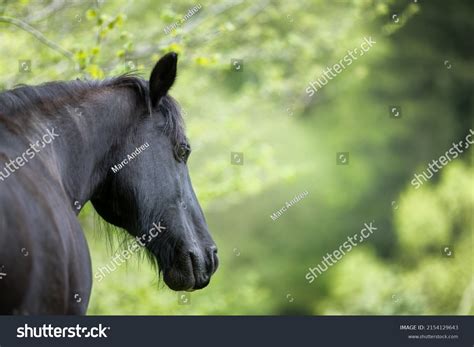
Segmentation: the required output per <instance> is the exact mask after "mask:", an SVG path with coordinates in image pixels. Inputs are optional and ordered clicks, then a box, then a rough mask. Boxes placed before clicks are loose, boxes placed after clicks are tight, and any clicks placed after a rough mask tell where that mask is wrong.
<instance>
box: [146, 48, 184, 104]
mask: <svg viewBox="0 0 474 347" xmlns="http://www.w3.org/2000/svg"><path fill="white" fill-rule="evenodd" d="M177 63H178V55H177V54H176V53H174V52H170V53H167V54H165V55H164V56H163V57H161V59H160V60H159V61H158V62H157V63H156V65H155V67H154V68H153V71H152V72H151V75H150V100H151V106H152V107H155V106H156V105H158V102H159V101H160V99H161V98H162V97H163V96H165V95H166V93H167V92H168V90H169V89H170V88H171V86H172V85H173V83H174V80H175V79H176V65H177Z"/></svg>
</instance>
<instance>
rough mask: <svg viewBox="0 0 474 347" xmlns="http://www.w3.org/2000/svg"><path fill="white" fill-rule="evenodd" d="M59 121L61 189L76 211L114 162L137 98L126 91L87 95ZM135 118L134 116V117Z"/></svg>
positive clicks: (132, 93) (117, 89) (69, 108)
mask: <svg viewBox="0 0 474 347" xmlns="http://www.w3.org/2000/svg"><path fill="white" fill-rule="evenodd" d="M67 110H68V112H67V113H68V115H67V116H66V117H64V119H65V120H66V121H61V120H60V121H59V124H57V126H56V128H57V129H58V134H59V137H58V142H59V144H58V149H57V154H59V157H60V158H61V160H60V168H59V176H60V181H61V186H62V187H63V189H64V191H65V193H66V195H67V196H68V198H69V199H70V201H71V204H73V205H74V206H75V207H76V208H77V209H78V210H79V209H80V206H83V205H84V203H85V202H87V201H89V200H90V198H91V197H92V195H93V194H94V192H95V190H96V189H97V187H98V186H99V185H100V184H101V182H103V181H104V180H105V178H106V177H107V174H108V171H109V170H110V168H111V166H113V164H114V162H115V161H116V158H115V157H116V155H115V152H116V149H117V148H118V147H119V146H120V143H121V142H123V140H124V138H125V136H126V134H127V132H129V131H130V129H132V128H133V124H136V122H135V123H133V120H134V119H136V118H137V116H138V114H137V113H138V112H139V110H137V96H136V95H135V93H134V92H133V91H132V90H130V89H128V88H105V89H103V90H99V91H97V92H95V91H94V92H91V93H89V94H88V96H86V97H85V98H84V99H82V100H81V101H80V103H79V104H74V103H71V104H70V105H68V107H67ZM134 116H135V117H134Z"/></svg>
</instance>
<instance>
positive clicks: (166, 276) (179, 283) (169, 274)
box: [163, 268, 195, 291]
mask: <svg viewBox="0 0 474 347" xmlns="http://www.w3.org/2000/svg"><path fill="white" fill-rule="evenodd" d="M163 280H164V281H165V283H166V285H167V286H168V287H169V288H170V289H171V290H174V291H193V290H194V289H195V288H194V286H195V280H194V276H193V274H192V273H186V272H183V271H179V270H177V269H175V268H171V269H169V270H165V271H164V272H163Z"/></svg>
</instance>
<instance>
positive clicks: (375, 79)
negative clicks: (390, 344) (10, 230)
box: [0, 0, 474, 315]
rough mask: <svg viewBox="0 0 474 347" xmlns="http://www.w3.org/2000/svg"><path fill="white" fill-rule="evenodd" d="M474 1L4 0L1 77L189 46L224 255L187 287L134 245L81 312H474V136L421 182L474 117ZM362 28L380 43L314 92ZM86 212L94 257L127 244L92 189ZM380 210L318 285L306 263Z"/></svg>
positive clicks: (184, 84)
mask: <svg viewBox="0 0 474 347" xmlns="http://www.w3.org/2000/svg"><path fill="white" fill-rule="evenodd" d="M193 8H194V9H195V10H194V11H193V10H192V9H193ZM196 9H197V10H196ZM190 10H191V12H194V13H193V14H192V15H191V16H189V15H188V18H187V19H186V20H184V23H182V24H181V25H179V26H178V27H177V28H176V29H175V30H172V32H170V33H168V34H167V33H166V32H165V29H166V28H167V27H168V26H170V25H173V23H176V22H180V21H181V20H182V19H183V17H185V16H186V15H187V14H188V13H191V12H189V11H190ZM473 14H474V2H473V1H472V0H465V1H462V0H459V1H444V0H430V1H428V0H412V1H389V0H387V1H377V0H354V1H348V0H347V1H345V0H337V1H322V0H311V1H310V0H300V1H294V2H293V1H283V0H275V1H265V0H260V1H250V0H249V1H243V0H236V1H221V2H211V1H201V2H196V3H195V2H192V1H187V0H186V1H183V0H174V1H154V0H143V1H108V0H105V1H57V0H43V1H39V0H36V1H26V0H21V1H13V0H1V1H0V52H1V53H2V54H0V76H1V78H0V88H1V90H5V89H9V88H12V87H14V86H15V85H17V84H21V83H26V84H39V83H42V82H46V81H51V80H68V79H74V78H98V79H101V78H106V77H110V76H115V75H118V74H120V73H124V72H127V71H131V70H138V72H139V73H140V74H142V75H143V76H144V77H145V78H147V77H148V75H149V73H150V70H151V68H152V67H153V64H154V63H155V62H156V61H157V59H158V58H159V57H160V56H161V55H162V54H164V53H166V52H168V51H176V52H178V53H179V71H178V72H179V76H178V81H177V83H176V84H175V86H174V87H173V90H172V93H171V94H172V95H173V96H174V97H175V98H176V99H177V100H178V101H179V102H180V104H181V106H182V109H183V113H184V117H185V120H186V123H187V133H188V136H189V137H190V139H191V144H192V146H193V148H194V150H193V154H192V156H191V158H190V161H189V169H190V174H191V177H192V180H193V184H194V188H195V190H196V192H197V195H198V198H199V200H200V202H201V204H202V206H203V209H204V211H205V214H206V217H207V221H208V223H209V227H210V229H211V231H212V234H213V236H214V239H215V240H216V242H217V245H218V246H219V255H220V260H221V264H220V268H219V270H218V272H217V273H216V274H215V276H214V277H213V279H212V281H211V283H210V285H209V286H208V287H207V288H205V289H204V290H201V291H196V292H193V293H191V294H190V296H189V297H188V298H187V299H188V300H181V299H182V297H181V296H180V295H181V293H176V292H172V291H171V290H169V289H167V288H166V287H165V285H164V284H163V282H160V281H159V280H158V278H157V274H156V271H155V270H154V269H153V267H152V266H151V265H150V264H149V263H148V262H147V261H146V260H144V259H143V258H144V257H143V255H139V254H138V255H136V256H134V257H133V258H132V259H131V260H129V261H128V262H127V264H123V265H122V266H120V267H119V268H118V269H117V270H116V271H115V272H113V273H111V274H109V275H107V276H106V277H105V278H104V280H102V281H101V282H98V281H95V282H94V286H93V291H92V297H91V303H90V308H89V311H88V313H89V314H99V315H103V314H114V315H121V314H131V315H135V314H140V315H161V314H178V315H182V314H183V315H186V314H197V315H201V314H225V315H235V314H244V315H246V314H252V315H255V314H259V315H260V314H263V315H267V314H276V315H281V314H309V315H313V314H315V315H325V314H376V315H378V314H473V313H474V306H473V301H472V299H473V293H474V277H473V252H472V251H473V246H474V244H473V219H472V216H473V208H474V175H473V173H474V169H473V166H472V158H473V155H472V153H473V152H472V149H469V150H466V151H465V152H464V153H463V154H462V155H461V156H460V158H458V159H456V160H454V161H452V162H451V163H449V164H448V165H447V166H446V167H444V168H443V169H442V170H441V171H440V172H438V173H437V174H436V175H435V176H434V177H433V178H432V179H431V180H430V181H429V182H428V183H425V184H424V185H423V186H422V187H421V188H420V189H414V187H413V186H412V185H411V184H410V181H411V180H412V178H413V174H414V173H420V172H421V171H422V170H424V169H425V168H426V166H427V165H428V163H429V162H431V161H432V160H433V159H436V158H438V157H439V156H440V155H442V154H444V153H445V152H446V151H447V150H448V149H449V148H450V147H451V145H452V143H453V142H458V141H460V140H463V139H464V137H465V136H466V135H467V134H468V133H469V129H470V128H473V129H474V126H473V115H474V108H473V105H474V103H473V102H474V100H473V99H474V98H473V95H474V93H473V88H472V87H473V82H474V65H473V53H474V41H473V40H472V37H473V33H474V22H473V21H472V16H473ZM364 37H372V39H373V40H375V41H376V44H375V45H374V46H373V47H372V48H370V50H369V51H368V52H367V53H366V54H365V55H364V56H363V57H359V59H358V60H357V61H354V62H353V64H351V65H350V66H348V67H347V68H346V69H345V70H343V71H342V72H341V73H340V74H338V75H337V77H336V78H333V79H332V80H331V81H329V83H328V84H327V85H326V86H324V88H322V89H321V90H320V91H318V92H317V93H316V95H314V96H313V97H311V98H309V97H308V96H307V94H306V92H305V89H306V87H307V86H308V84H309V82H311V81H314V80H316V78H318V77H320V76H321V75H322V73H323V70H324V69H325V68H326V67H328V66H332V65H333V64H335V63H337V62H338V61H339V60H340V59H341V58H342V57H343V56H344V55H345V54H346V52H347V51H348V50H350V49H354V48H356V47H359V45H360V44H361V42H362V41H363V39H364ZM235 59H237V61H235ZM393 106H396V107H397V108H398V109H399V110H401V117H398V118H395V117H393V116H392V115H391V112H390V110H391V108H392V107H393ZM232 152H238V153H242V155H243V165H235V163H232V161H231V153H232ZM339 152H347V153H348V155H347V157H348V163H346V165H338V163H337V160H336V157H337V153H339ZM302 192H307V193H308V195H307V196H306V197H305V198H304V199H301V200H300V201H299V202H298V203H296V204H294V205H293V206H292V207H291V208H289V209H288V211H287V212H286V213H284V214H283V215H282V216H281V217H280V218H278V219H277V220H272V219H271V218H270V215H271V214H272V213H274V212H276V211H277V210H279V209H280V208H281V207H282V206H285V204H286V202H289V201H291V200H292V199H293V198H294V197H295V196H297V195H298V194H300V193H302ZM80 219H81V223H82V224H83V226H84V229H85V232H86V234H87V238H88V241H89V245H90V249H91V256H92V261H93V271H94V272H95V271H96V269H97V267H99V266H105V265H107V264H109V263H110V262H111V258H112V256H113V255H114V254H115V253H116V252H119V251H120V250H121V249H123V248H124V247H126V246H127V245H126V244H124V243H123V242H122V243H121V242H115V243H113V244H112V245H111V244H110V243H109V242H108V240H107V237H106V235H105V233H107V232H110V231H107V229H106V228H101V227H100V224H101V222H100V221H99V218H98V217H97V215H96V213H95V212H94V211H93V208H92V207H91V206H90V205H87V206H85V208H84V210H83V211H82V212H81V215H80ZM370 221H374V222H375V225H376V226H377V227H378V230H377V231H376V232H375V233H374V234H373V236H371V237H370V238H369V239H367V240H366V241H365V242H364V243H363V244H361V245H359V246H357V247H356V248H354V249H353V250H352V252H350V253H348V254H347V255H346V256H345V257H343V258H342V260H340V261H339V262H338V263H337V264H336V265H334V266H332V267H330V268H329V270H328V271H326V272H325V273H324V274H323V275H322V276H320V277H318V278H317V279H316V280H315V281H314V282H313V283H311V284H309V283H308V282H307V280H306V279H305V275H306V273H307V271H308V268H309V267H314V266H316V265H317V264H318V263H320V262H321V260H322V257H323V256H324V255H325V254H326V253H328V252H332V251H333V250H334V249H337V248H339V246H340V245H341V244H342V243H343V242H344V241H346V239H347V236H349V235H353V234H355V233H357V232H359V231H360V229H361V228H362V226H363V223H365V222H370ZM447 246H448V247H449V249H450V250H451V253H450V254H451V256H448V255H447V254H446V252H445V251H444V249H445V247H447Z"/></svg>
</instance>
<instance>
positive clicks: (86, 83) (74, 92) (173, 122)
mask: <svg viewBox="0 0 474 347" xmlns="http://www.w3.org/2000/svg"><path fill="white" fill-rule="evenodd" d="M103 88H112V89H113V88H129V89H131V90H132V91H134V92H135V95H136V96H137V101H139V102H141V103H143V105H144V106H145V107H146V109H147V110H148V113H149V114H150V115H151V113H152V107H151V102H150V93H149V86H148V81H145V80H144V79H143V78H141V77H139V76H138V75H136V74H135V73H133V72H132V73H126V74H123V75H120V76H118V77H112V78H108V79H105V80H79V79H78V80H73V81H59V82H58V81H56V82H46V83H43V84H40V85H38V86H29V85H18V86H16V87H14V88H13V89H11V90H8V91H5V92H2V93H0V124H2V123H4V125H6V126H8V128H9V129H13V128H18V127H12V124H11V123H15V124H14V125H17V126H18V125H20V124H22V123H23V124H27V123H28V119H30V118H31V115H32V114H33V113H34V114H35V115H44V117H45V118H46V117H54V115H60V114H61V112H60V110H61V109H62V108H64V107H66V106H67V105H69V104H71V103H80V102H81V101H82V100H83V98H84V96H85V95H87V94H88V93H93V92H98V91H100V89H103ZM157 108H158V110H159V111H160V112H161V113H162V114H163V116H164V117H165V125H164V128H163V130H164V132H165V134H166V135H167V136H168V137H169V138H170V140H171V142H172V143H173V145H174V146H175V147H176V146H179V145H180V144H181V143H183V142H187V141H186V136H185V129H184V121H183V118H182V116H181V110H180V107H179V104H178V103H177V101H176V100H175V99H174V98H172V97H171V96H170V95H165V96H164V97H163V98H162V99H161V100H160V103H159V105H158V107H157Z"/></svg>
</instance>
